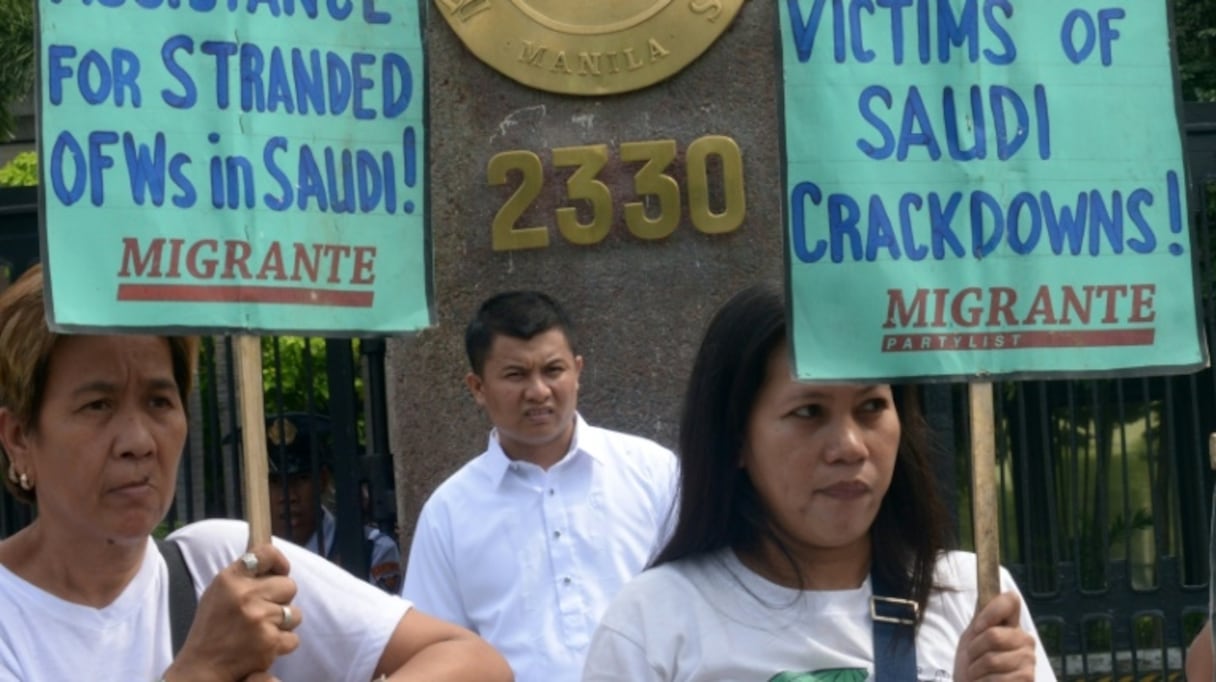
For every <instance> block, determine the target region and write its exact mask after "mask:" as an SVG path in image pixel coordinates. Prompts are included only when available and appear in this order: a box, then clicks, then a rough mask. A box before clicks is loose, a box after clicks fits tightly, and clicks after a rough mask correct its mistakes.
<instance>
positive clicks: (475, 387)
mask: <svg viewBox="0 0 1216 682" xmlns="http://www.w3.org/2000/svg"><path fill="white" fill-rule="evenodd" d="M464 385H465V386H468V387H469V393H470V394H472V396H473V400H476V401H477V404H478V405H480V406H482V407H485V406H486V398H485V395H484V394H483V393H482V388H483V387H484V384H483V382H482V380H481V377H479V376H477V373H476V372H469V373H468V374H466V375H465V376H464Z"/></svg>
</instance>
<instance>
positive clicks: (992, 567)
mask: <svg viewBox="0 0 1216 682" xmlns="http://www.w3.org/2000/svg"><path fill="white" fill-rule="evenodd" d="M968 395H969V396H970V398H971V527H972V532H973V534H974V536H975V555H976V567H977V569H978V575H977V585H978V586H979V603H978V604H977V608H983V607H984V605H985V604H987V603H988V602H989V601H991V599H992V598H993V597H995V596H996V595H997V594H998V593H999V592H1000V565H1001V541H1000V529H999V528H998V526H997V486H996V430H995V429H994V428H993V417H992V384H991V383H990V382H982V383H975V384H970V385H969V387H968Z"/></svg>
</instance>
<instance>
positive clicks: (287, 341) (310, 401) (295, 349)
mask: <svg viewBox="0 0 1216 682" xmlns="http://www.w3.org/2000/svg"><path fill="white" fill-rule="evenodd" d="M352 351H353V352H354V362H355V367H356V374H355V381H354V386H353V389H352V390H353V393H354V399H355V429H356V434H357V436H358V438H360V439H362V438H363V433H364V429H365V418H364V416H363V410H362V406H363V375H362V374H361V373H359V372H358V370H357V368H358V367H359V362H360V358H359V342H358V341H355V342H354V344H353V347H352ZM327 369H328V368H327V364H326V358H325V339H320V338H307V339H306V338H304V337H300V336H277V337H270V336H266V337H262V394H263V395H264V396H265V403H264V406H265V407H264V409H265V411H266V414H268V415H269V414H274V413H276V412H314V413H320V414H327V413H328V412H329V399H330V387H329V372H328V371H327Z"/></svg>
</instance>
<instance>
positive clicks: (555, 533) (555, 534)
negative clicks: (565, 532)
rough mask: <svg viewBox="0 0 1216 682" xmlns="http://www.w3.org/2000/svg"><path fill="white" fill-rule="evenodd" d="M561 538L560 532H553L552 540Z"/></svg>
mask: <svg viewBox="0 0 1216 682" xmlns="http://www.w3.org/2000/svg"><path fill="white" fill-rule="evenodd" d="M561 536H562V532H561V531H560V530H555V531H553V537H554V538H560V537H561Z"/></svg>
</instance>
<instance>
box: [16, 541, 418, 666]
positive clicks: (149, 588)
mask: <svg viewBox="0 0 1216 682" xmlns="http://www.w3.org/2000/svg"><path fill="white" fill-rule="evenodd" d="M248 536H249V529H248V526H247V525H246V524H245V523H243V522H240V521H229V520H210V521H200V522H198V523H194V524H191V525H189V526H186V527H184V528H182V529H181V530H178V531H177V532H176V533H174V534H173V537H174V538H175V539H176V540H177V541H178V543H179V544H180V546H181V548H182V555H183V556H184V557H185V560H186V565H187V566H189V568H190V574H191V576H192V577H193V579H194V585H195V588H196V591H197V592H198V593H199V594H200V595H201V594H202V592H203V590H204V589H205V588H206V587H207V585H209V584H210V583H211V581H212V579H213V578H214V577H215V575H216V573H218V572H219V571H220V570H221V569H223V568H225V567H227V566H229V565H231V564H232V563H233V562H234V561H235V560H236V558H237V557H238V556H240V555H241V554H242V553H243V552H244V551H245V543H246V541H247V539H248ZM274 544H275V546H276V547H278V548H279V549H280V550H282V552H283V553H284V554H285V555H287V558H288V560H289V561H290V562H291V578H292V579H293V580H295V582H296V586H297V588H298V592H297V594H296V598H295V601H294V602H293V603H295V604H297V605H298V606H299V607H300V609H301V611H302V612H303V613H304V614H305V618H304V622H302V623H301V624H300V627H299V628H298V629H297V630H296V632H297V633H298V634H299V635H300V642H301V643H300V648H299V649H297V650H296V651H294V652H292V653H291V654H289V655H287V656H283V657H281V658H279V659H278V660H277V661H276V662H275V664H274V665H273V666H272V667H271V669H270V672H271V673H272V674H273V675H274V676H275V677H277V678H279V679H281V680H290V681H291V682H308V681H313V680H315V681H316V682H330V681H331V680H333V681H338V680H348V681H349V682H367V680H369V679H371V676H372V672H373V671H374V670H375V667H376V663H377V662H378V661H379V660H380V655H381V654H382V653H383V651H384V647H385V645H386V644H387V643H388V638H389V636H390V635H391V634H392V632H393V630H395V629H396V627H397V624H398V623H399V622H400V620H401V618H402V617H403V616H404V615H405V613H406V611H408V610H409V608H410V604H409V602H406V601H405V600H403V599H401V598H400V597H397V596H394V595H388V594H385V593H384V592H382V591H381V590H379V589H377V588H375V587H373V586H371V585H369V584H367V583H365V582H363V581H361V580H359V579H357V578H355V577H353V576H351V575H350V574H348V573H347V572H346V571H344V570H342V569H341V568H340V567H338V566H335V565H333V564H331V563H330V562H328V561H326V560H325V559H324V558H322V557H319V556H317V555H315V554H313V553H312V552H309V551H307V550H305V549H303V548H301V547H298V546H296V545H293V544H291V543H288V542H285V541H282V540H279V539H278V538H276V539H275V540H274ZM168 581H169V575H168V569H167V568H166V566H165V561H164V559H163V558H162V557H161V554H160V552H159V551H158V550H157V548H156V544H155V543H154V542H152V540H151V539H149V540H148V548H147V551H146V552H144V561H143V565H142V566H140V569H139V572H138V573H136V574H135V577H134V579H132V580H131V583H130V584H129V585H127V587H126V589H125V590H123V591H122V593H121V594H120V595H119V596H118V598H117V599H115V600H114V601H113V602H112V603H111V604H109V605H108V606H106V607H103V608H100V609H98V608H93V607H91V606H83V605H81V604H75V603H72V602H67V601H64V600H62V599H60V598H58V597H56V596H54V595H52V594H50V593H47V592H44V591H43V590H41V589H39V588H37V587H35V586H33V585H31V584H29V583H28V582H26V581H24V580H22V579H21V578H19V577H17V576H16V575H15V574H13V573H12V572H11V571H9V570H8V569H6V568H4V567H3V566H0V681H3V682H12V681H19V682H63V681H64V680H90V682H151V681H152V680H156V679H158V678H159V677H160V675H161V673H163V672H164V671H165V669H166V668H168V667H169V663H170V661H171V659H172V650H173V648H172V641H171V636H170V632H169V600H168V590H169V582H168Z"/></svg>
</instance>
